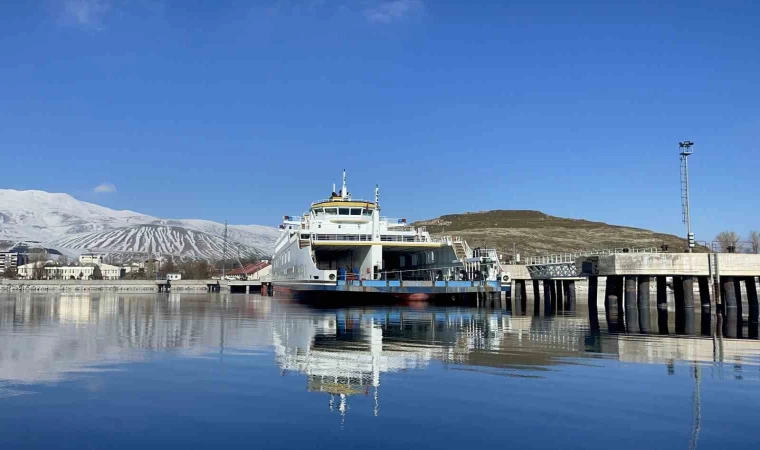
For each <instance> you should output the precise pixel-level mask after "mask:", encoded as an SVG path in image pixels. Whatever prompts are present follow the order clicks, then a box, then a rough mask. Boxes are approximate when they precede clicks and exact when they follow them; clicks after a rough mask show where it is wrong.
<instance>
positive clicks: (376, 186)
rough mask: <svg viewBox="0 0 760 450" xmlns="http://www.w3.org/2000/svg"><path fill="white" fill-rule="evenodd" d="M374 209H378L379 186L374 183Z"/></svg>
mask: <svg viewBox="0 0 760 450" xmlns="http://www.w3.org/2000/svg"><path fill="white" fill-rule="evenodd" d="M375 209H380V186H379V185H377V184H376V185H375Z"/></svg>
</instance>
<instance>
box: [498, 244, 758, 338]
mask: <svg viewBox="0 0 760 450" xmlns="http://www.w3.org/2000/svg"><path fill="white" fill-rule="evenodd" d="M507 270H508V271H509V274H510V278H511V292H512V295H511V300H512V303H514V305H510V306H513V307H514V310H515V312H516V313H517V314H518V315H519V314H520V313H521V312H524V311H526V310H527V303H526V302H527V298H528V295H527V293H528V288H529V287H531V285H532V294H533V302H534V303H533V311H534V314H540V313H541V311H542V310H543V314H544V315H553V314H558V313H560V312H563V311H566V312H573V311H574V310H575V301H576V295H577V292H576V283H578V282H583V284H586V283H587V286H588V292H587V295H588V308H589V316H590V318H591V320H592V327H594V326H598V324H596V325H595V324H594V322H596V317H597V315H598V308H599V306H603V308H604V312H605V315H606V317H607V321H608V324H609V327H610V330H611V331H629V332H630V331H633V332H642V333H647V332H649V331H650V330H651V329H652V324H651V320H650V315H651V312H652V311H656V312H657V321H658V324H661V323H663V321H664V322H667V316H668V311H669V310H671V311H675V319H676V332H677V333H687V334H688V333H693V332H695V330H696V329H697V326H699V327H700V328H701V330H702V332H705V333H706V332H708V330H709V329H710V325H711V324H710V320H711V317H712V316H711V314H712V313H713V312H715V313H719V319H718V320H722V321H723V322H722V327H723V331H724V334H725V335H726V336H727V337H742V330H743V325H744V320H745V317H746V320H747V321H748V324H749V325H750V327H749V330H750V333H751V334H757V332H758V326H757V324H758V322H759V321H760V318H759V317H758V315H759V313H760V308H759V307H758V285H757V283H758V277H759V276H760V255H750V254H732V253H661V252H656V251H653V252H650V251H620V252H615V251H612V252H608V253H606V254H596V255H590V254H586V255H583V254H580V255H579V254H574V255H573V254H568V255H562V256H552V257H541V258H536V259H529V260H528V261H527V264H526V265H510V266H507ZM669 291H672V302H673V303H672V304H670V305H668V298H669V296H668V292H669ZM542 296H543V298H542ZM542 300H543V301H542ZM695 310H696V312H697V313H698V315H699V318H700V323H699V324H697V323H695ZM750 337H757V336H750Z"/></svg>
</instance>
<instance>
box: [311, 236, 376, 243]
mask: <svg viewBox="0 0 760 450" xmlns="http://www.w3.org/2000/svg"><path fill="white" fill-rule="evenodd" d="M311 239H312V240H313V241H318V242H322V241H356V242H369V241H372V235H371V234H312V235H311Z"/></svg>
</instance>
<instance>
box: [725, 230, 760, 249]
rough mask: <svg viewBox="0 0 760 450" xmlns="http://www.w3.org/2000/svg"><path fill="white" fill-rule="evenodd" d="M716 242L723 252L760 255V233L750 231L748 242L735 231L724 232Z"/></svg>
mask: <svg viewBox="0 0 760 450" xmlns="http://www.w3.org/2000/svg"><path fill="white" fill-rule="evenodd" d="M715 242H716V243H717V244H718V249H719V250H720V251H722V252H728V253H754V254H760V231H750V232H749V235H748V236H747V238H746V240H743V239H742V237H741V236H740V235H739V233H737V232H735V231H722V232H720V233H718V236H716V237H715Z"/></svg>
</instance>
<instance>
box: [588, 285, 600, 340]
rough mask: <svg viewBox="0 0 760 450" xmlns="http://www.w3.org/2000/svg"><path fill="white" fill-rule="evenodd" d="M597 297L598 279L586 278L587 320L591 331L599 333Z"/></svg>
mask: <svg viewBox="0 0 760 450" xmlns="http://www.w3.org/2000/svg"><path fill="white" fill-rule="evenodd" d="M598 296H599V277H596V276H590V277H589V278H588V318H589V327H590V328H591V331H599V310H598V309H597V301H598Z"/></svg>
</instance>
